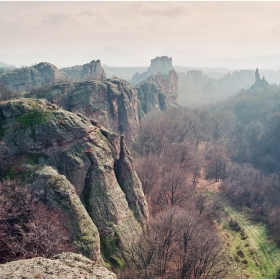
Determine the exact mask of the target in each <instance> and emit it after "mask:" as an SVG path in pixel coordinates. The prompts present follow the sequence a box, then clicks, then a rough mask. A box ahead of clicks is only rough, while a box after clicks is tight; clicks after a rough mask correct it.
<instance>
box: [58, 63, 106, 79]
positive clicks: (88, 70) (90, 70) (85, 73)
mask: <svg viewBox="0 0 280 280" xmlns="http://www.w3.org/2000/svg"><path fill="white" fill-rule="evenodd" d="M62 71H63V72H64V73H66V74H67V75H68V76H69V77H70V78H73V79H75V80H77V81H84V80H98V81H102V80H104V79H105V71H104V69H103V68H102V66H101V62H100V60H96V61H95V60H92V61H91V62H90V63H86V64H84V65H77V66H73V67H67V68H62Z"/></svg>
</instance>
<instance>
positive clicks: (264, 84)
mask: <svg viewBox="0 0 280 280" xmlns="http://www.w3.org/2000/svg"><path fill="white" fill-rule="evenodd" d="M255 78H256V81H255V83H254V84H253V85H252V86H251V87H250V89H249V91H253V90H255V89H257V88H261V89H263V88H266V87H269V83H268V82H267V81H266V80H265V78H264V77H263V78H262V79H261V78H260V73H259V69H258V68H257V69H256V71H255Z"/></svg>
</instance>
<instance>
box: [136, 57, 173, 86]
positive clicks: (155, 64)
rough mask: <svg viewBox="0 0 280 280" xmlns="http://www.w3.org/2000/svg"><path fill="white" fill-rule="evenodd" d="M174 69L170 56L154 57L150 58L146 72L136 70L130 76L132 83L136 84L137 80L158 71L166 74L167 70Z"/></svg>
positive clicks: (144, 78) (139, 80) (140, 80)
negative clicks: (140, 72)
mask: <svg viewBox="0 0 280 280" xmlns="http://www.w3.org/2000/svg"><path fill="white" fill-rule="evenodd" d="M172 70H174V68H173V66H172V57H167V56H161V57H156V58H154V59H152V60H151V65H150V67H149V68H148V70H147V72H143V73H142V74H139V73H138V72H137V73H136V74H135V75H134V76H133V77H132V81H131V82H132V84H133V85H136V84H137V83H139V82H142V81H144V80H146V79H147V78H149V77H150V76H152V75H156V74H158V73H161V74H168V73H169V71H172Z"/></svg>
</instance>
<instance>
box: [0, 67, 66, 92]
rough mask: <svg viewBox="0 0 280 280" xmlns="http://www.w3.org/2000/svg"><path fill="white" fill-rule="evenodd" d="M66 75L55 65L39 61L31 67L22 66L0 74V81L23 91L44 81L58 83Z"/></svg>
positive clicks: (11, 87)
mask: <svg viewBox="0 0 280 280" xmlns="http://www.w3.org/2000/svg"><path fill="white" fill-rule="evenodd" d="M65 79H67V75H66V74H65V73H64V72H62V71H61V70H59V69H57V67H56V66H54V65H52V64H50V63H47V62H41V63H39V64H37V65H34V66H32V67H23V68H19V69H16V70H13V71H11V72H8V73H4V74H2V75H0V83H4V84H5V86H7V87H8V88H10V89H12V90H17V91H24V90H26V89H30V88H33V87H39V86H42V85H43V84H44V83H49V82H52V83H60V82H61V81H63V80H65Z"/></svg>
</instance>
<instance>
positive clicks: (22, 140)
mask: <svg viewBox="0 0 280 280" xmlns="http://www.w3.org/2000/svg"><path fill="white" fill-rule="evenodd" d="M95 124H96V122H95V121H94V120H92V121H90V120H89V119H88V118H86V117H85V116H83V115H82V114H79V115H75V114H73V113H71V112H68V111H65V110H57V107H56V106H55V105H52V104H51V103H50V102H48V101H46V100H36V99H27V98H26V99H19V100H15V101H6V102H3V103H1V105H0V128H1V129H0V137H1V143H2V144H3V145H5V146H6V147H7V148H6V152H5V158H6V159H7V161H9V160H10V161H11V162H12V164H13V165H12V166H13V168H12V169H11V172H13V170H21V172H16V173H14V174H13V176H16V177H21V179H22V180H25V181H26V183H27V185H28V187H30V188H31V189H33V190H34V191H35V192H36V194H37V195H38V196H39V197H40V196H41V197H42V198H43V199H44V201H45V202H46V203H47V204H50V205H51V206H53V207H55V208H57V209H58V211H62V212H64V213H65V214H66V216H67V217H68V220H69V221H71V228H70V231H71V235H72V238H73V239H74V242H75V244H76V245H77V247H78V249H79V251H80V252H81V253H83V254H84V255H86V256H88V257H90V258H91V259H92V260H93V261H95V262H98V261H99V259H100V251H99V248H101V251H102V253H103V255H104V256H105V258H107V259H109V260H111V261H115V262H118V260H119V258H120V255H121V253H120V250H119V248H121V247H122V248H125V244H126V242H127V240H129V238H130V236H131V235H133V234H134V233H137V232H139V231H140V230H141V226H140V224H139V222H138V221H142V222H143V221H144V220H145V218H146V217H147V215H148V214H147V213H148V211H147V205H146V201H145V197H144V195H143V192H142V188H141V182H140V181H139V180H138V177H136V175H135V170H134V168H133V165H131V168H130V169H129V170H128V171H125V172H126V173H124V174H122V172H123V169H118V170H115V168H114V167H115V161H116V160H119V159H120V158H122V160H123V161H125V160H127V159H126V155H123V154H122V153H121V157H120V154H119V150H120V149H119V148H118V143H117V138H118V137H117V135H116V134H114V133H112V132H110V131H108V130H107V129H105V128H104V127H102V126H101V125H99V124H96V125H95ZM121 150H123V149H121ZM128 160H129V161H131V160H132V158H129V159H128ZM15 165H16V166H17V167H18V168H16V169H14V167H15ZM129 172H131V174H129ZM129 176H130V177H131V178H133V180H134V181H133V182H134V183H133V184H130V187H131V188H132V190H129V189H128V188H121V187H120V185H124V184H125V182H124V180H125V179H126V178H128V177H129ZM134 188H135V189H134ZM129 192H134V193H137V194H138V195H137V197H135V205H136V204H137V205H142V209H141V211H142V212H141V213H140V211H138V212H137V214H135V213H136V212H135V207H134V204H132V203H131V200H130V193H129ZM128 198H129V199H128ZM139 200H143V201H141V202H140V201H139ZM133 211H134V212H133Z"/></svg>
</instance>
